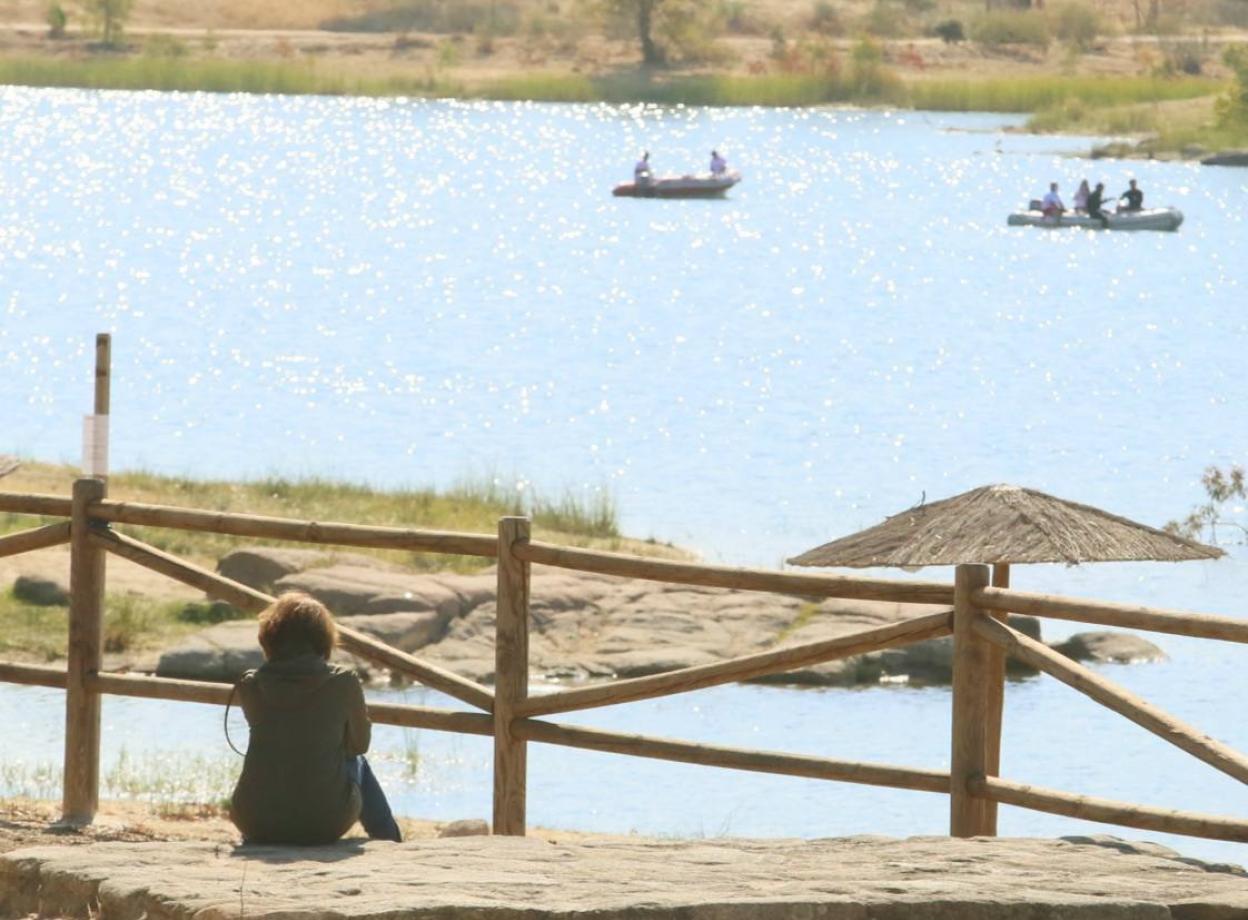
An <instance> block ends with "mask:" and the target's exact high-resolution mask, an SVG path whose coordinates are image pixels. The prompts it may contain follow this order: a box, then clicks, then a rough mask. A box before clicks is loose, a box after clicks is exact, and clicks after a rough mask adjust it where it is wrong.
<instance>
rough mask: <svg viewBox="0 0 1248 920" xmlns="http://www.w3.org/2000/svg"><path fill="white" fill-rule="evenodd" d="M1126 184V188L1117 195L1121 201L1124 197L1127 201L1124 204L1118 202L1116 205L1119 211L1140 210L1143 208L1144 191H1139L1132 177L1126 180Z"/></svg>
mask: <svg viewBox="0 0 1248 920" xmlns="http://www.w3.org/2000/svg"><path fill="white" fill-rule="evenodd" d="M1127 185H1128V188H1127V190H1126V191H1125V192H1123V193H1122V194H1121V195H1119V196H1118V200H1119V201H1122V200H1123V199H1124V198H1125V199H1126V201H1127V203H1126V204H1125V205H1121V204H1120V205H1119V206H1118V210H1119V211H1142V210H1144V193H1143V192H1141V191H1140V189H1139V187H1138V186H1137V185H1136V184H1135V180H1134V179H1132V180H1131V181H1130V182H1128V183H1127Z"/></svg>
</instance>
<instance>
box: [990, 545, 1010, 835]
mask: <svg viewBox="0 0 1248 920" xmlns="http://www.w3.org/2000/svg"><path fill="white" fill-rule="evenodd" d="M992 585H993V587H997V588H1008V587H1009V586H1010V564H1009V563H1008V562H998V563H996V564H995V565H993V567H992ZM990 616H992V617H994V618H995V619H997V620H1000V621H1001V622H1002V623H1004V622H1005V621H1006V618H1007V617H1008V616H1009V614H1008V613H1007V612H1005V611H1003V610H998V611H994V612H992V613H991V614H990ZM987 653H988V659H987V665H986V669H985V676H986V685H985V690H986V692H987V694H988V712H987V715H986V719H987V725H986V726H985V729H984V772H985V773H986V774H987V775H988V776H1000V775H1001V726H1002V723H1003V720H1004V718H1005V650H1004V649H1002V648H999V647H998V646H995V645H989V646H988V650H987ZM984 833H986V834H988V835H989V836H990V837H995V836H996V835H997V803H996V802H994V801H992V800H991V799H988V800H986V801H985V802H984Z"/></svg>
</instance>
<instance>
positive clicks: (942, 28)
mask: <svg viewBox="0 0 1248 920" xmlns="http://www.w3.org/2000/svg"><path fill="white" fill-rule="evenodd" d="M932 34H933V35H935V36H936V37H937V38H939V39H940V40H941V41H942V42H944V43H945V44H946V45H956V44H957V43H958V42H960V41H965V40H966V33H965V32H963V31H962V23H961V22H960V21H959V20H957V19H946V20H945V21H944V22H938V23H936V25H935V26H934V27H933V28H932Z"/></svg>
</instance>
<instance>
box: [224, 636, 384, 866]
mask: <svg viewBox="0 0 1248 920" xmlns="http://www.w3.org/2000/svg"><path fill="white" fill-rule="evenodd" d="M281 651H282V652H285V654H277V655H274V657H273V659H272V660H270V661H267V662H265V663H264V665H262V666H261V667H260V668H259V669H258V670H255V671H248V672H247V673H246V674H245V675H243V678H242V680H240V681H239V684H238V698H239V702H240V704H241V706H242V709H243V713H244V714H245V715H246V716H247V724H248V725H249V726H250V727H251V741H250V743H249V744H248V745H247V756H246V758H245V759H244V761H243V773H242V776H240V777H239V780H238V785H237V786H236V787H235V788H234V796H233V798H232V800H231V803H230V817H231V818H232V819H233V821H234V824H235V825H236V826H237V827H238V829H239V831H241V832H242V835H243V839H244V840H245V841H246V842H248V843H292V844H309V845H312V844H322V843H331V842H332V841H334V840H337V839H338V838H339V837H341V836H342V835H343V834H345V833H346V832H347V830H348V829H350V827H351V825H352V824H354V823H355V821H356V819H357V818H358V817H359V815H360V791H359V788H358V787H357V786H356V785H355V783H354V782H353V781H352V780H351V778H350V777H349V776H348V774H347V764H346V761H347V758H348V757H352V756H354V755H356V754H363V753H364V752H365V751H367V750H368V742H369V736H370V733H371V726H370V724H369V721H368V711H367V710H366V709H365V706H364V690H363V688H362V687H361V686H360V681H359V678H357V677H356V676H355V674H354V673H353V672H351V671H348V670H346V669H344V668H340V667H338V666H336V665H331V664H329V663H328V662H327V661H325V659H324V658H322V657H321V656H320V655H318V654H316V652H315V651H313V650H312V649H311V648H310V647H306V648H305V647H300V648H295V649H289V650H287V649H283V650H281Z"/></svg>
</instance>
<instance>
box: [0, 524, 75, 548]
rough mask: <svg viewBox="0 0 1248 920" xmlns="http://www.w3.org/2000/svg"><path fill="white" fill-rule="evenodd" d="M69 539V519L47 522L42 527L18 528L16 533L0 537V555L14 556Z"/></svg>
mask: <svg viewBox="0 0 1248 920" xmlns="http://www.w3.org/2000/svg"><path fill="white" fill-rule="evenodd" d="M69 540H70V525H69V521H64V522H62V523H60V524H48V525H46V526H44V527H33V528H31V529H30V530H19V531H17V532H16V533H11V534H6V535H5V536H3V537H0V556H16V555H18V554H20V553H29V552H31V551H32V550H37V549H47V548H48V547H49V546H59V545H61V544H62V543H68V542H69Z"/></svg>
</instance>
